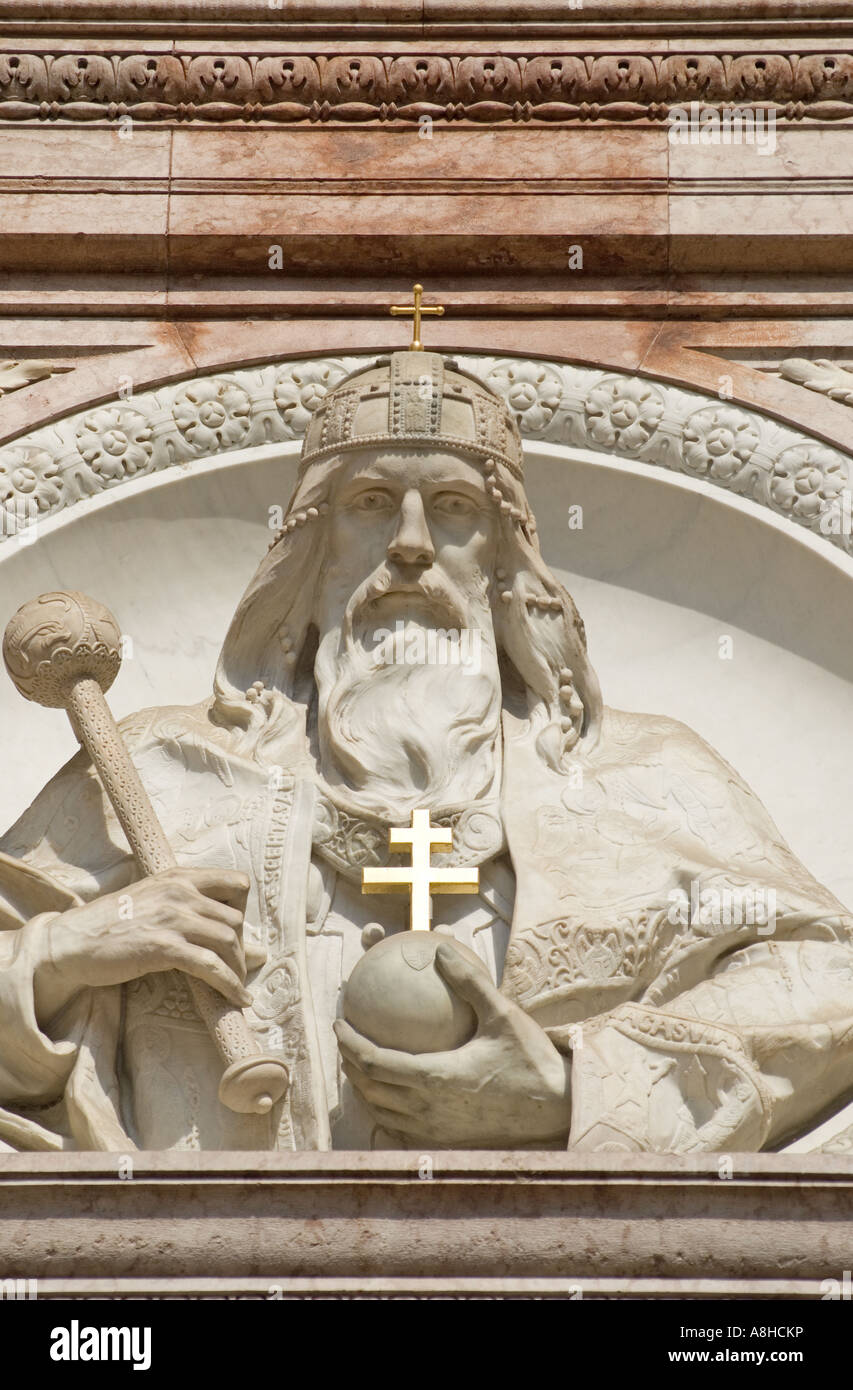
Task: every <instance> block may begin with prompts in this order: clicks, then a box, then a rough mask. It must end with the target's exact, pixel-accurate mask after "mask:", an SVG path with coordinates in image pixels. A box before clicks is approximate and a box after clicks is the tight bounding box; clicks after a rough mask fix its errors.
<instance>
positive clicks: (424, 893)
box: [361, 811, 480, 931]
mask: <svg viewBox="0 0 853 1390" xmlns="http://www.w3.org/2000/svg"><path fill="white" fill-rule="evenodd" d="M388 842H389V844H390V845H411V847H412V863H411V867H410V868H406V867H402V866H401V867H400V868H399V869H362V871H361V891H362V893H404V892H406V891H409V892H410V893H411V900H410V915H409V926H410V927H411V929H412V931H429V921H430V902H429V895H430V892H433V893H476V892H478V891H479V887H480V871H479V869H466V868H460V869H434V868H433V867H432V866H431V865H430V862H429V860H430V853H431V851H432V846H433V845H447V846H450V845H452V844H453V831H452V830H451V829H450V827H449V826H442V825H438V826H436V825H430V823H429V811H413V812H412V824H411V828H409V827H408V826H392V827H391V829H390V830H389V832H388Z"/></svg>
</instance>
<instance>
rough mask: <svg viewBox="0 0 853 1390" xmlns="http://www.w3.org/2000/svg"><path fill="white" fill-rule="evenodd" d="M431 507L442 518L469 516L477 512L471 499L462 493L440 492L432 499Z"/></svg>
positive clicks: (475, 505)
mask: <svg viewBox="0 0 853 1390" xmlns="http://www.w3.org/2000/svg"><path fill="white" fill-rule="evenodd" d="M432 505H433V508H434V509H435V511H437V512H441V513H442V515H444V516H470V515H471V514H472V513H473V512H475V511H476V510H477V504H476V502H475V501H474V500H473V498H471V497H468V496H466V495H465V493H462V492H440V493H439V494H438V495H437V496H436V497H434V498H433V499H432Z"/></svg>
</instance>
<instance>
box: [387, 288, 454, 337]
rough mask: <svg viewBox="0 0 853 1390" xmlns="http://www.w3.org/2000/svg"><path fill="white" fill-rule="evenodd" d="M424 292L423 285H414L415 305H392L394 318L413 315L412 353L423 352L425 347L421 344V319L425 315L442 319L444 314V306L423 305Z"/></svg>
mask: <svg viewBox="0 0 853 1390" xmlns="http://www.w3.org/2000/svg"><path fill="white" fill-rule="evenodd" d="M423 292H424V287H423V285H412V296H413V298H414V301H415V302H414V304H392V305H391V314H392V317H394V318H400V316H401V315H403V314H411V315H412V341H411V343H410V344H409V351H410V352H423V350H424V345H423V343H422V342H421V318H422V317H423V316H424V315H425V314H429V315H431V316H434V317H435V318H439V319H440V318H441V317H442V315H443V313H444V305H443V304H421V295H422V294H423Z"/></svg>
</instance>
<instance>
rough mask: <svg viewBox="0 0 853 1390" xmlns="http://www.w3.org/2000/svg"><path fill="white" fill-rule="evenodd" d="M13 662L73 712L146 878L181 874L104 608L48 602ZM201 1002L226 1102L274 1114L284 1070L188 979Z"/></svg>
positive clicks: (33, 615)
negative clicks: (119, 692) (140, 749)
mask: <svg viewBox="0 0 853 1390" xmlns="http://www.w3.org/2000/svg"><path fill="white" fill-rule="evenodd" d="M3 659H4V661H5V663H6V669H7V670H8V672H9V675H10V676H11V678H12V681H13V682H14V684H15V686H16V688H17V689H18V690H19V691H20V693H21V694H22V695H23V696H25V697H26V699H28V700H35V701H36V703H37V704H40V705H47V706H48V707H50V708H53V709H57V708H58V709H64V710H65V711H66V713H67V714H68V717H69V719H70V721H71V727H72V729H73V730H74V733H75V735H76V737H77V738H78V739H79V741H80V743H82V745H83V747H84V748H85V749H86V752H87V753H88V754H89V757H90V758H91V759H92V762H93V763H94V765H95V768H96V769H97V772H98V775H99V777H100V779H101V781H102V783H103V785H104V789H105V790H106V793H107V796H108V797H109V799H110V801H111V803H112V806H113V810H114V811H115V813H116V815H117V817H118V820H119V823H120V825H121V828H122V830H123V831H124V833H125V835H126V836H127V839H128V843H129V844H130V847H131V849H132V851H133V854H134V857H135V859H136V862H137V865H138V866H139V869H140V871H141V872H142V873H143V874H146V875H147V874H157V873H162V872H164V870H166V869H171V868H175V867H176V865H177V861H176V859H175V856H174V854H173V853H172V849H171V846H170V844H169V841H168V840H167V838H166V835H165V832H164V830H163V827H162V826H161V824H160V822H159V821H158V819H157V816H156V814H155V811H154V807H153V806H152V805H151V802H150V801H149V799H148V793H147V792H146V790H145V788H144V787H143V785H142V779H141V778H140V776H139V773H138V772H137V770H136V768H135V767H134V765H133V762H132V761H131V757H130V754H129V753H128V751H127V748H126V747H125V744H124V742H123V740H122V737H121V734H120V732H119V730H118V727H117V725H116V722H115V720H114V719H113V717H112V714H111V712H110V707H109V705H108V704H107V701H106V699H105V696H104V692H105V691H106V690H109V688H110V686H111V685H112V683H113V681H114V680H115V678H116V676H117V675H118V670H119V666H120V665H121V633H120V631H119V627H118V624H117V623H116V620H115V618H114V617H113V615H112V613H111V612H110V611H109V609H108V608H105V607H104V606H103V604H101V603H96V602H95V600H94V599H91V598H87V597H86V595H85V594H78V593H65V592H59V593H50V594H42V595H41V596H40V597H39V598H36V599H31V600H30V602H29V603H25V604H24V605H23V607H22V608H19V609H18V611H17V613H16V614H15V616H14V617H13V618H12V619H11V621H10V622H9V624H8V626H7V628H6V635H5V637H4V639H3ZM187 981H188V984H189V987H190V991H191V993H192V997H193V1002H194V1003H195V1006H196V1008H197V1010H198V1012H199V1014H200V1015H201V1018H202V1020H203V1021H204V1023H205V1024H206V1026H207V1028H208V1030H209V1032H210V1035H211V1037H212V1038H213V1040H214V1042H215V1043H216V1046H217V1048H218V1050H219V1054H220V1056H221V1057H222V1060H223V1061H224V1062H225V1063H226V1071H225V1073H224V1075H223V1077H222V1080H221V1082H220V1083H219V1099H220V1100H221V1101H222V1103H223V1105H227V1106H228V1108H229V1109H230V1110H235V1111H237V1112H238V1113H239V1114H244V1115H249V1114H254V1115H265V1114H267V1113H268V1112H269V1111H270V1110H271V1109H272V1107H273V1105H274V1104H275V1102H276V1101H277V1100H280V1098H281V1097H282V1096H283V1095H284V1093H285V1091H286V1089H287V1086H288V1081H289V1077H288V1074H287V1068H286V1067H285V1065H284V1063H283V1062H281V1061H280V1060H279V1059H278V1058H277V1057H270V1056H267V1055H265V1054H264V1053H262V1052H261V1050H260V1048H259V1046H258V1043H257V1040H256V1039H255V1037H254V1035H253V1034H252V1031H251V1029H250V1028H249V1025H248V1023H247V1022H246V1019H245V1018H244V1017H243V1014H242V1013H241V1011H240V1010H239V1009H237V1008H235V1007H234V1005H233V1004H229V1003H228V1002H227V1001H226V1000H225V999H224V998H223V996H222V995H221V994H219V993H218V992H217V991H216V990H215V989H212V988H211V987H210V985H206V984H204V983H203V982H202V981H201V980H197V979H195V978H194V977H192V976H187Z"/></svg>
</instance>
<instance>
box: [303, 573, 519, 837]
mask: <svg viewBox="0 0 853 1390" xmlns="http://www.w3.org/2000/svg"><path fill="white" fill-rule="evenodd" d="M390 582H391V581H390V576H389V575H388V574H387V571H385V570H384V569H382V570H380V571H378V572H377V574H375V575H373V576H371V578H370V579H369V580H367V581H366V582H365V583H364V584H362V585H361V586H360V587H359V589H357V590H356V592H355V594H354V595H353V596H352V598H351V599H350V601H349V603H348V604H347V608H346V611H345V613H344V616H343V620H342V622H341V624H340V625H337V626H334V627H331V628H329V629H328V630H327V631H326V632H325V633H324V634H323V635H322V637H321V639H320V643H319V646H318V650H317V657H316V661H315V664H314V675H315V679H316V683H317V691H318V697H319V699H318V735H319V747H320V770H321V773H322V775H323V777H324V778H325V780H326V782H327V783H328V785H329V787H330V788H332V789H336V790H338V791H343V792H347V793H350V794H351V795H352V798H353V800H354V802H355V803H356V805H357V806H358V807H359V808H361V809H363V810H364V811H372V812H374V813H375V814H377V815H380V816H382V817H383V818H385V817H387V818H388V819H392V820H397V821H406V822H407V821H408V819H409V814H410V812H411V811H412V809H413V808H415V807H426V808H429V809H430V810H436V811H438V810H445V809H450V808H454V807H457V806H463V805H464V806H467V805H470V803H471V802H472V801H474V800H476V799H478V798H480V797H483V796H486V795H488V794H489V792H491V791H492V790H496V783H497V779H498V776H499V767H500V759H499V735H500V711H501V684H500V674H499V670H498V661H497V653H496V650H495V638H494V632H493V629H492V622H491V612H490V609H489V606H488V602H487V601H486V598H485V594H482V595H481V594H476V595H471V596H469V595H463V594H462V593H461V592H459V591H458V590H457V589H456V588H455V586H453V585H451V584H450V583H449V581H448V580H446V579H441V580H439V579H438V578H437V577H436V575H435V571H430V572H429V577H427V576H424V577H423V579H422V580H421V583H420V585H419V586H418V589H417V592H416V593H413V594H411V595H410V594H406V596H405V609H406V615H405V620H404V624H405V625H404V627H403V628H402V629H400V628H398V627H397V622H396V619H399V618H401V616H402V615H401V614H400V612H399V611H397V612H396V613H394V614H392V616H390V617H388V609H387V608H386V607H384V606H383V605H382V604H381V599H382V597H383V596H384V595H385V594H386V593H387V591H388V588H389V586H390ZM377 600H380V602H379V603H378V604H377ZM383 615H385V617H384V618H383ZM382 629H384V630H385V631H388V630H393V631H394V641H393V643H391V644H389V641H388V639H386V640H385V643H384V646H383V645H377V640H376V633H377V631H379V630H382ZM438 629H444V630H445V631H448V630H452V631H459V630H460V629H465V630H466V631H467V634H468V647H467V652H468V655H469V656H471V655H472V653H475V654H476V661H475V662H469V663H468V664H467V665H466V664H463V663H461V662H460V663H459V664H453V663H451V664H437V663H434V662H433V663H430V662H429V661H425V662H424V663H423V664H410V663H409V662H408V661H406V660H404V661H402V662H399V661H395V660H393V659H392V660H391V661H389V660H388V655H389V650H392V651H393V653H394V654H395V655H398V656H399V655H400V654H401V653H411V652H412V650H413V648H414V647H415V644H416V643H418V642H420V643H421V650H424V649H426V652H427V653H428V652H429V651H430V641H432V651H433V653H435V651H436V642H435V634H436V631H437V630H438ZM472 634H474V635H473V636H472ZM438 650H439V651H441V650H442V648H441V646H440V645H439V648H438ZM444 650H445V651H446V647H445V648H444ZM464 654H465V649H464V648H463V656H464ZM472 666H476V669H472Z"/></svg>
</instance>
